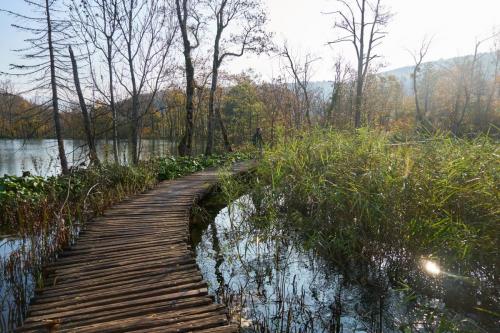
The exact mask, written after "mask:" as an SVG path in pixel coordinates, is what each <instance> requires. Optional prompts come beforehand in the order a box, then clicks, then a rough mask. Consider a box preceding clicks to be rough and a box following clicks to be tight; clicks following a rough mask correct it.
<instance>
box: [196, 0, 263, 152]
mask: <svg viewBox="0 0 500 333" xmlns="http://www.w3.org/2000/svg"><path fill="white" fill-rule="evenodd" d="M204 2H205V3H206V5H207V6H208V8H209V9H210V12H211V15H212V16H213V17H214V21H215V38H214V46H213V61H212V82H211V86H210V96H209V101H208V129H207V146H206V149H205V154H206V155H210V154H212V152H213V145H214V127H215V122H216V121H215V106H214V104H215V93H216V91H217V84H218V76H219V68H220V67H221V65H222V63H223V62H224V60H225V59H227V58H231V57H241V56H243V54H245V53H246V52H254V53H261V52H264V51H266V50H267V49H269V45H270V35H269V34H268V33H266V32H265V30H264V26H265V24H266V21H267V17H266V13H265V12H264V10H263V5H262V3H261V1H259V0H205V1H204ZM228 29H229V30H231V34H230V35H229V36H228V37H226V38H225V37H224V33H225V31H226V30H228ZM219 119H220V120H222V118H220V117H219ZM221 128H222V129H224V125H223V124H222V123H221ZM225 146H226V149H227V147H230V145H228V144H227V143H226V144H225Z"/></svg>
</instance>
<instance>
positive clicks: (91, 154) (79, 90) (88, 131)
mask: <svg viewBox="0 0 500 333" xmlns="http://www.w3.org/2000/svg"><path fill="white" fill-rule="evenodd" d="M69 56H70V58H71V66H72V68H73V80H74V81H75V88H76V92H77V94H78V101H79V103H80V109H81V110H82V116H83V127H84V130H85V136H86V137H87V144H88V146H89V157H90V162H91V163H94V164H96V165H98V164H99V158H98V157H97V150H96V148H95V144H94V138H93V137H92V130H91V127H90V117H89V113H88V111H87V105H86V104H85V99H84V98H83V92H82V88H81V86H80V78H79V77H78V65H77V63H76V59H75V55H74V53H73V49H72V48H71V46H70V47H69Z"/></svg>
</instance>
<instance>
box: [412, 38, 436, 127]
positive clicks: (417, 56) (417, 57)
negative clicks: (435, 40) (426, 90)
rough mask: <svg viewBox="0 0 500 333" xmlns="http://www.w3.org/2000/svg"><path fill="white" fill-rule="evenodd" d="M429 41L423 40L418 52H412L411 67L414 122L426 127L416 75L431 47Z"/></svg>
mask: <svg viewBox="0 0 500 333" xmlns="http://www.w3.org/2000/svg"><path fill="white" fill-rule="evenodd" d="M431 41H432V40H431V39H429V40H427V39H424V40H423V41H422V44H421V45H420V50H418V52H412V53H411V55H412V57H413V61H414V62H415V66H414V67H413V73H412V80H413V94H414V95H415V120H416V121H417V124H420V125H422V126H424V127H427V125H428V124H427V121H426V119H425V114H423V113H422V110H421V108H420V103H419V98H418V85H417V81H418V80H417V79H418V73H419V72H420V71H421V70H422V67H421V66H422V62H423V61H424V58H425V56H426V55H427V52H428V51H429V46H430V45H431Z"/></svg>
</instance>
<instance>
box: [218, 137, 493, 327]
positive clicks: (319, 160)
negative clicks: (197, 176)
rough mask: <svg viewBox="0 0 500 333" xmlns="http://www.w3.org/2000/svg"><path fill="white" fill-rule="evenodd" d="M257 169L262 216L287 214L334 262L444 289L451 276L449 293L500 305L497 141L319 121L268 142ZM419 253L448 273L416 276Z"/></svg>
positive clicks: (480, 307)
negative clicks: (324, 125) (407, 134)
mask: <svg viewBox="0 0 500 333" xmlns="http://www.w3.org/2000/svg"><path fill="white" fill-rule="evenodd" d="M256 174H257V181H256V182H254V183H253V184H252V187H253V190H252V191H251V193H252V196H253V201H254V203H255V204H256V206H257V207H256V208H257V213H258V214H263V215H264V219H263V220H266V219H267V220H269V221H273V220H275V219H273V217H278V218H279V219H280V220H281V221H283V220H284V221H286V229H288V230H295V231H296V234H298V235H300V237H301V238H302V240H303V243H304V244H305V246H306V247H308V248H311V249H314V250H316V251H318V252H319V253H321V255H322V256H323V257H324V258H326V259H327V260H328V261H330V262H331V263H333V264H334V265H335V266H337V267H342V268H344V269H346V270H348V269H352V268H353V267H354V269H359V268H361V267H364V266H369V267H372V268H373V267H376V269H375V271H377V270H378V271H380V270H386V271H387V274H388V275H389V278H390V279H392V281H393V282H394V284H395V285H396V286H401V283H404V284H405V288H408V289H413V288H415V289H420V291H425V289H428V288H430V287H429V286H431V285H432V287H436V286H437V288H434V289H436V290H438V289H439V290H443V289H445V287H442V285H441V287H439V286H440V284H439V283H437V282H436V281H445V280H446V281H445V283H448V284H449V285H450V286H451V288H450V289H452V290H453V293H454V294H453V295H455V296H456V297H455V296H452V297H451V300H450V301H455V300H458V299H459V298H461V297H464V298H465V297H466V296H465V295H466V294H467V297H469V296H470V295H472V296H471V297H470V300H471V303H470V304H467V308H468V309H470V308H473V309H474V310H475V311H478V312H482V313H488V316H491V318H493V319H494V318H495V317H496V316H497V315H498V312H499V310H498V304H495V299H496V298H497V297H498V292H496V291H495V290H497V287H498V286H497V282H495V281H498V280H497V279H498V273H499V271H498V265H497V260H496V259H495V258H498V256H499V249H498V244H499V235H500V223H499V222H500V220H499V216H500V205H499V204H498V203H499V202H500V147H499V145H498V143H495V142H493V141H492V140H490V139H488V138H486V137H479V138H476V139H471V140H469V139H456V138H452V137H449V136H446V135H443V136H436V137H433V138H427V139H425V140H421V141H414V142H398V141H396V140H395V139H394V138H393V137H391V135H390V134H385V133H379V132H372V131H366V130H360V131H359V132H357V133H352V132H335V131H328V130H318V131H313V132H311V133H307V135H303V136H301V137H297V138H296V139H293V140H287V141H286V142H284V141H283V142H280V143H279V144H278V145H276V147H275V148H272V149H269V150H267V151H266V152H265V154H264V156H263V158H262V161H261V163H260V165H259V167H258V169H257V172H256ZM231 186H232V185H231ZM232 187H233V188H234V186H232ZM226 191H227V192H230V191H231V188H229V189H226ZM269 217H271V218H269ZM423 259H427V260H432V261H434V262H436V263H437V264H438V265H439V266H440V269H441V271H442V274H440V275H439V276H436V277H433V278H431V279H429V278H425V277H423V279H420V280H417V279H413V275H412V274H413V273H415V271H421V269H420V268H421V267H417V266H418V265H421V263H422V260H423ZM417 273H418V272H417ZM370 274H371V273H369V272H368V271H360V272H358V278H359V279H360V280H363V281H364V282H367V280H369V279H370V276H369V275H370ZM436 279H437V280H436ZM367 283H375V284H377V283H380V280H379V281H369V282H367ZM419 283H420V285H419V286H418V287H417V284H419ZM464 290H465V291H464ZM410 292H411V290H410ZM469 294H470V295H469ZM442 295H444V293H443V294H442ZM453 298H455V299H453ZM476 300H477V302H476ZM479 300H480V301H481V302H479ZM467 302H469V300H467ZM467 311H468V310H467Z"/></svg>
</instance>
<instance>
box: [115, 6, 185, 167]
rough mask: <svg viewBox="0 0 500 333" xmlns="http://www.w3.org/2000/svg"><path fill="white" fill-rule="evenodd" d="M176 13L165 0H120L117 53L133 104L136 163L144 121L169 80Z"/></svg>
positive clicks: (124, 82)
mask: <svg viewBox="0 0 500 333" xmlns="http://www.w3.org/2000/svg"><path fill="white" fill-rule="evenodd" d="M173 14H174V12H173V8H171V7H170V5H169V3H168V2H166V1H163V0H120V16H121V19H120V20H118V26H119V28H120V32H121V34H122V42H123V45H120V46H119V47H118V52H119V53H120V54H121V56H122V57H123V60H124V63H125V64H124V66H123V67H122V68H121V76H118V81H119V83H120V84H121V86H122V87H123V89H124V90H125V91H126V92H127V94H128V95H129V96H130V99H131V104H132V107H131V119H130V131H131V156H132V162H133V163H134V164H136V163H137V162H138V161H139V158H140V146H139V144H140V135H141V133H140V130H141V122H142V118H143V116H144V115H145V114H146V113H147V112H148V111H149V110H150V108H151V105H152V104H153V102H154V100H155V99H156V98H157V93H158V90H159V88H160V86H161V84H162V83H163V82H164V81H165V78H166V74H167V69H168V61H167V60H168V57H169V55H170V49H171V47H172V45H173V42H174V38H175V35H176V32H177V25H176V24H175V21H174V15H173ZM146 93H147V96H146V95H144V94H146ZM141 96H142V97H144V98H141Z"/></svg>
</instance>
